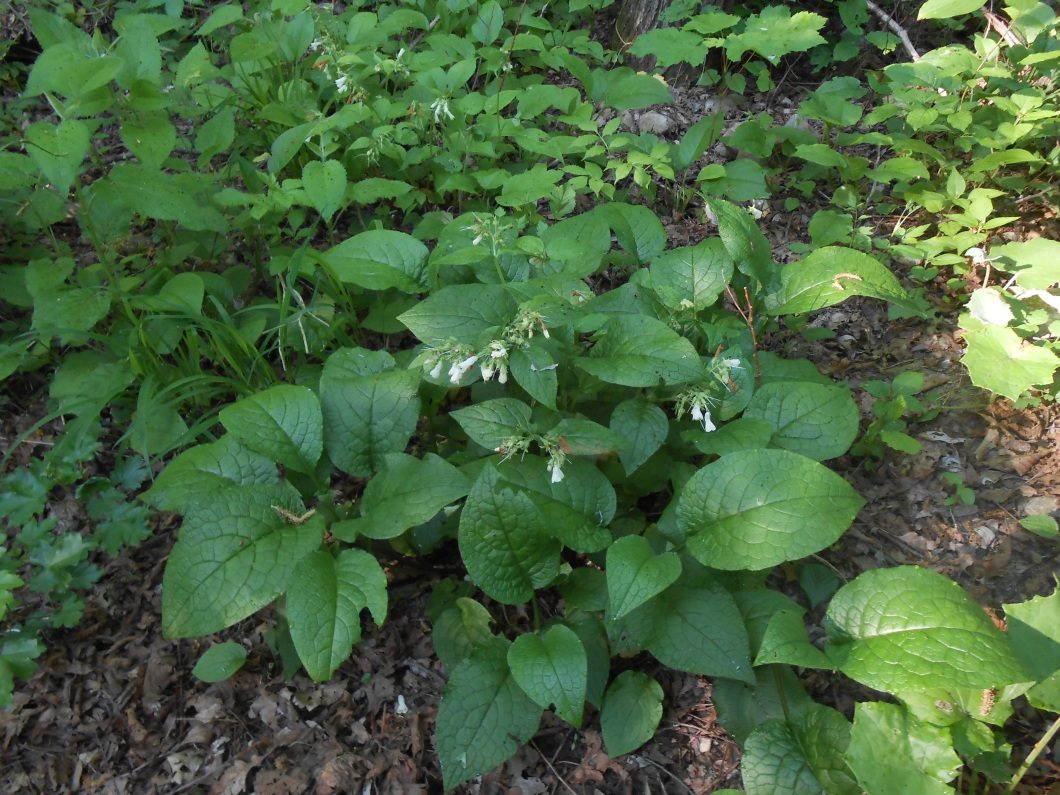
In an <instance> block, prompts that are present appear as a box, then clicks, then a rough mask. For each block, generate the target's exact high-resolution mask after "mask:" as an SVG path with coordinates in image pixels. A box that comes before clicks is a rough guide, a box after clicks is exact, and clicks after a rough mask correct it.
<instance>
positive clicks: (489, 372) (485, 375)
mask: <svg viewBox="0 0 1060 795" xmlns="http://www.w3.org/2000/svg"><path fill="white" fill-rule="evenodd" d="M494 372H495V371H494V369H493V368H492V367H490V366H489V364H488V363H487V364H483V365H482V380H483V381H489V380H490V379H491V378H493V373H494Z"/></svg>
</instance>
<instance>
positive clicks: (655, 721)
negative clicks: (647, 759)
mask: <svg viewBox="0 0 1060 795" xmlns="http://www.w3.org/2000/svg"><path fill="white" fill-rule="evenodd" d="M662 698H663V690H662V687H660V686H659V683H658V682H656V681H655V680H654V679H652V678H651V677H650V676H648V675H647V674H642V673H641V672H640V671H623V672H622V673H620V674H619V675H618V676H616V677H615V681H614V682H612V683H611V686H610V687H609V688H607V692H606V693H605V694H604V705H603V708H602V709H601V710H600V729H601V730H602V732H603V735H604V743H605V744H606V745H607V753H608V754H609V755H610V756H612V757H615V756H621V755H622V754H628V753H629V752H630V751H635V750H636V749H637V748H639V747H640V746H642V745H643V744H644V743H646V742H647V741H648V740H650V739H651V738H652V736H653V735H654V734H655V730H656V729H658V728H659V721H660V720H661V719H662Z"/></svg>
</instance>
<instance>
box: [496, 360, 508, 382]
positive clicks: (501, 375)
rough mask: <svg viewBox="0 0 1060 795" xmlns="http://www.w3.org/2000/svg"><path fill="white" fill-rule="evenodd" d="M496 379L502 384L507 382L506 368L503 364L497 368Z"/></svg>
mask: <svg viewBox="0 0 1060 795" xmlns="http://www.w3.org/2000/svg"><path fill="white" fill-rule="evenodd" d="M497 380H498V381H500V382H501V383H502V384H507V383H508V368H507V367H506V366H505V365H503V364H502V365H500V366H499V367H498V368H497Z"/></svg>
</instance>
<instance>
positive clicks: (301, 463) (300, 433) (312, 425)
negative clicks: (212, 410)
mask: <svg viewBox="0 0 1060 795" xmlns="http://www.w3.org/2000/svg"><path fill="white" fill-rule="evenodd" d="M220 417H221V424H223V425H224V426H225V428H226V429H227V430H228V432H229V433H230V434H232V435H233V436H235V437H236V439H238V440H239V441H240V442H242V443H243V444H244V445H246V446H247V447H249V448H250V449H251V450H255V451H256V452H258V453H261V454H263V455H267V456H270V457H272V460H273V461H278V462H280V463H281V464H283V465H285V466H288V467H290V468H291V469H294V470H296V471H298V472H305V473H311V472H312V471H313V469H314V468H315V467H316V463H317V461H319V460H320V454H321V453H322V452H323V451H324V436H323V417H322V414H321V411H320V401H319V400H317V396H316V395H315V394H313V392H312V390H310V389H307V388H306V387H304V386H294V385H291V384H281V385H279V386H274V387H271V388H269V389H266V390H265V391H264V392H258V393H257V394H256V395H251V396H250V397H248V398H244V399H243V400H240V401H239V402H238V403H234V404H233V405H231V406H227V407H225V408H223V409H221V414H220Z"/></svg>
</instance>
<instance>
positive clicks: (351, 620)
mask: <svg viewBox="0 0 1060 795" xmlns="http://www.w3.org/2000/svg"><path fill="white" fill-rule="evenodd" d="M366 607H367V608H368V609H369V611H371V613H372V618H374V619H375V622H376V623H377V624H382V623H383V620H384V619H385V618H386V607H387V595H386V574H384V573H383V570H382V569H381V568H380V567H379V563H378V562H377V561H376V559H375V558H374V557H372V556H371V555H369V554H368V553H367V552H365V551H363V550H360V549H344V550H342V551H341V552H340V553H339V554H338V557H336V556H334V555H332V554H331V553H330V552H328V551H327V550H319V551H317V552H314V553H312V554H310V555H307V556H306V557H304V558H302V560H301V561H300V562H299V563H298V565H297V566H295V568H294V571H292V572H291V579H290V581H289V582H288V584H287V623H288V626H289V627H290V630H291V640H293V641H294V647H295V650H296V651H297V652H298V657H299V658H300V659H301V660H302V664H303V665H304V666H305V669H306V671H307V672H308V673H309V675H310V676H311V677H312V678H313V680H314V681H317V682H322V681H324V680H325V679H329V678H330V677H331V675H332V674H333V673H335V671H336V669H338V667H339V666H340V665H342V663H344V662H345V661H346V658H347V657H349V656H350V652H351V651H352V650H353V644H354V643H356V642H357V641H359V640H360V639H361V611H362V610H363V609H364V608H366Z"/></svg>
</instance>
